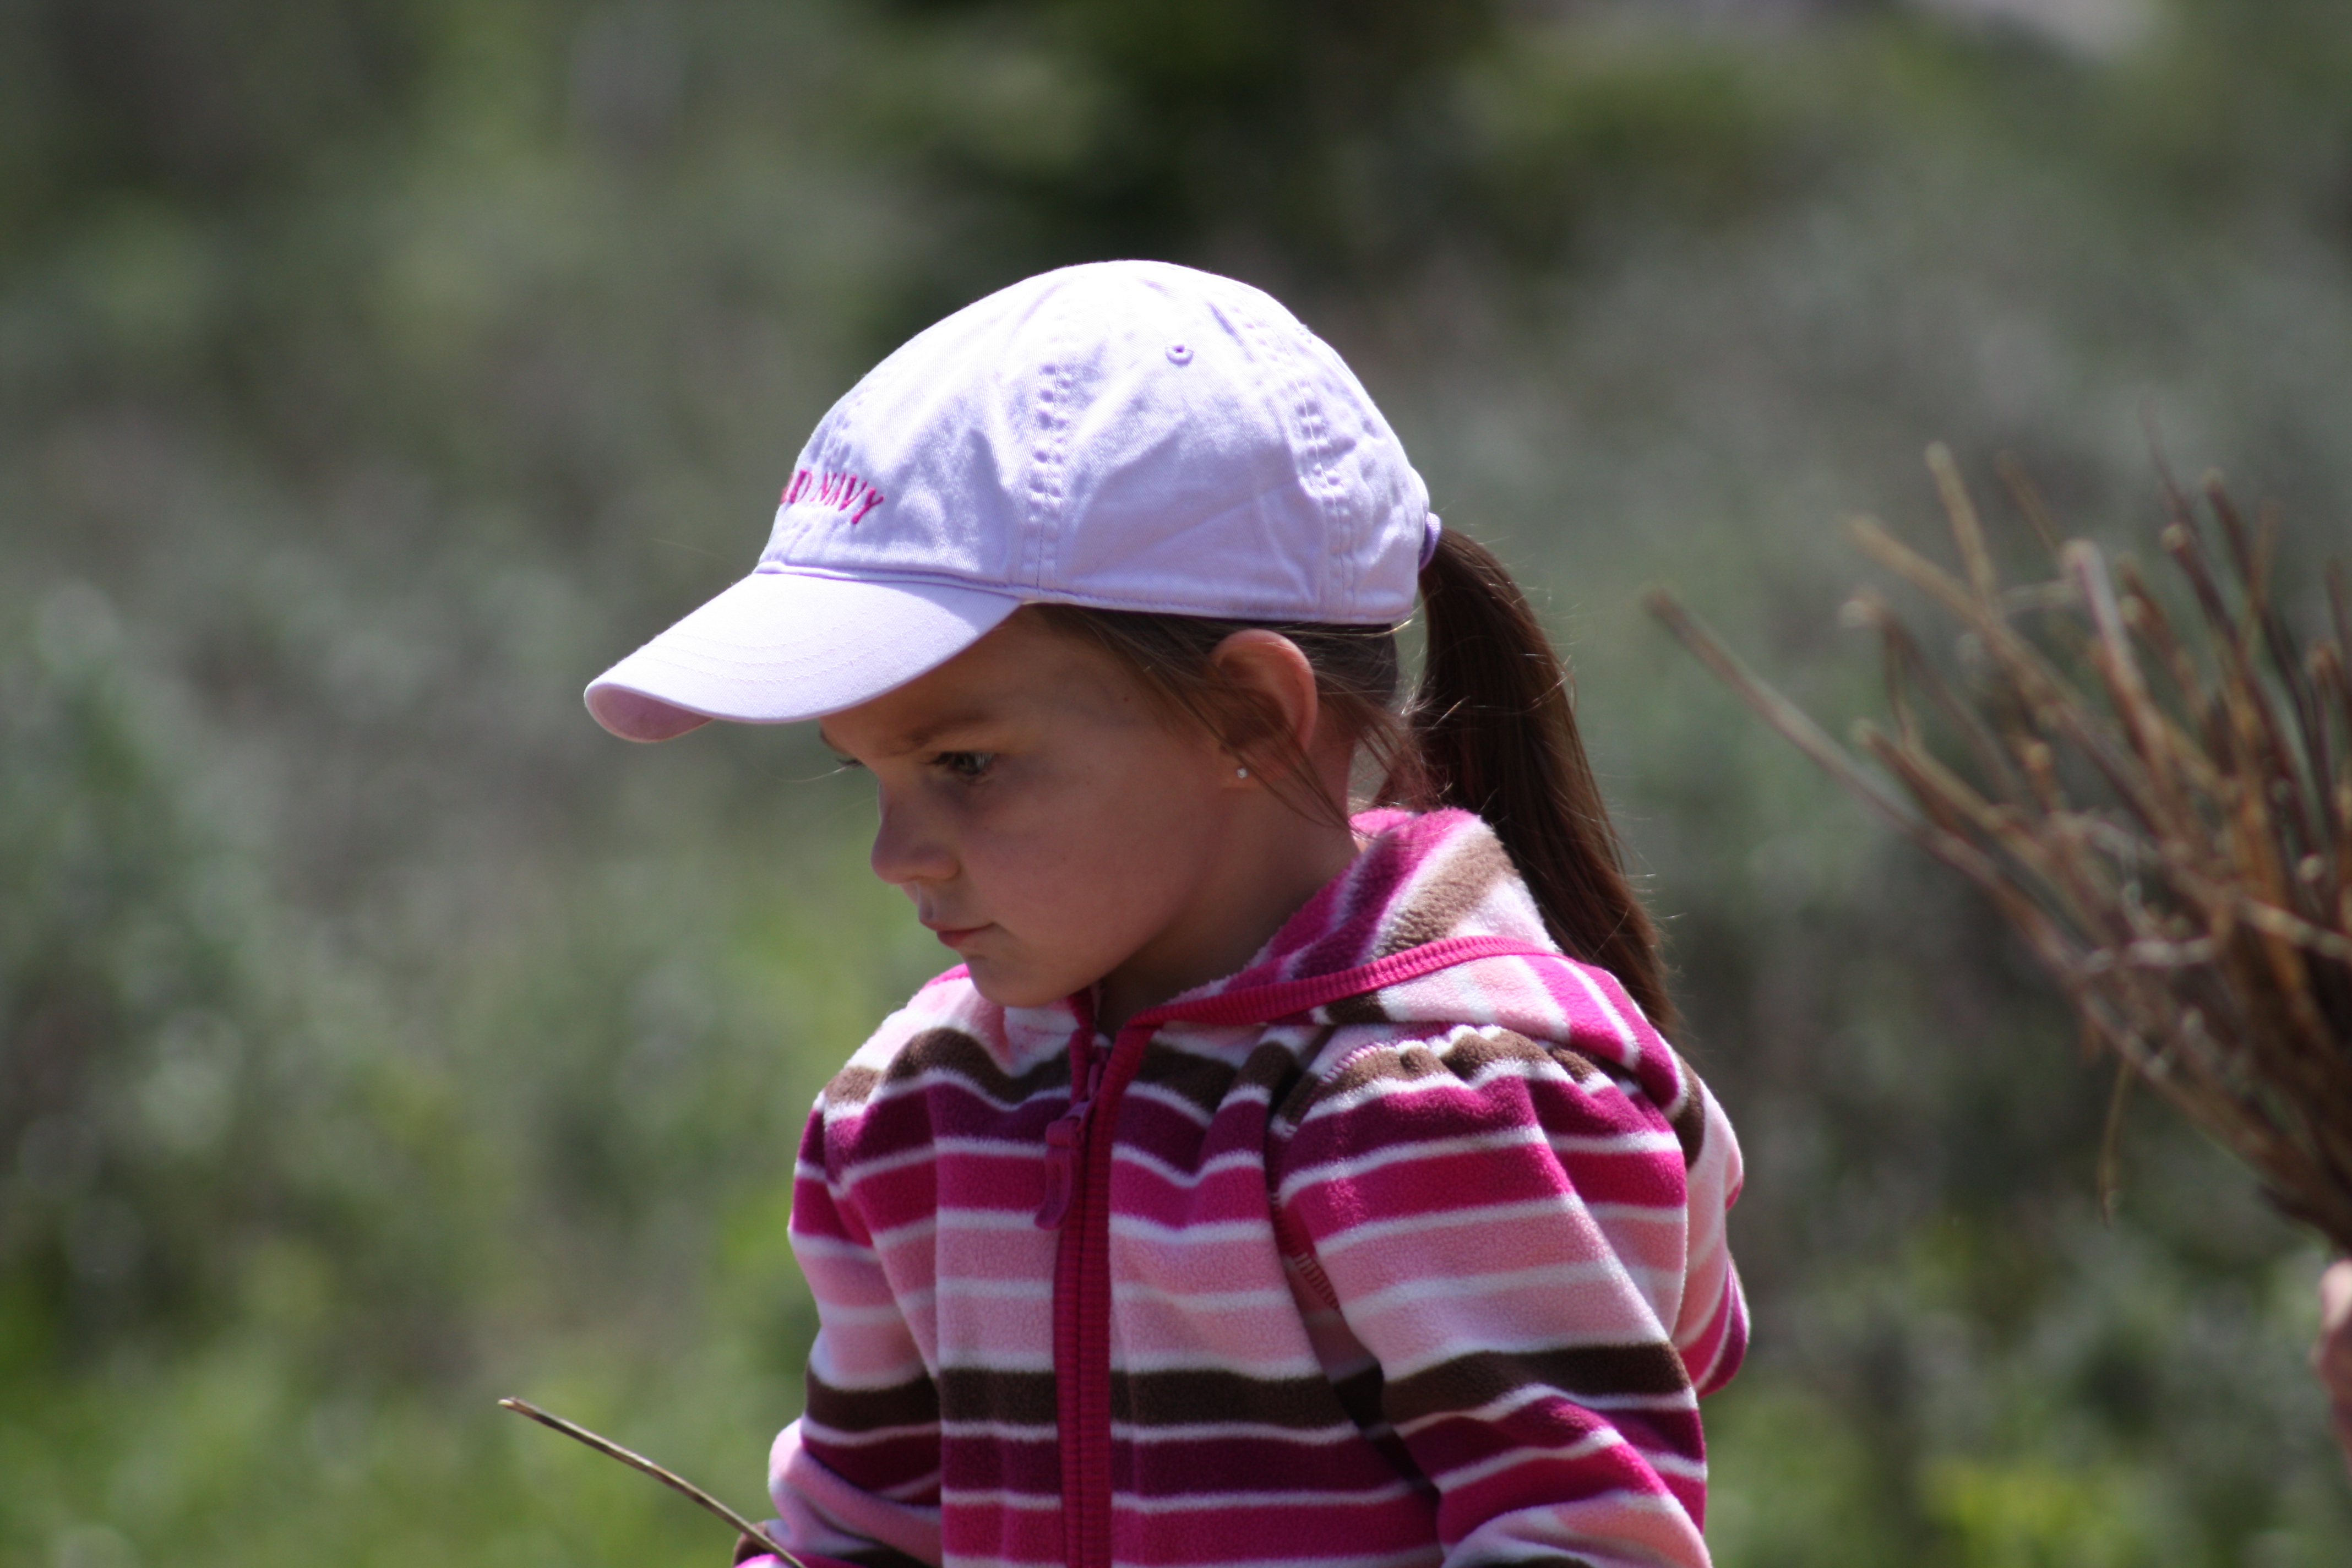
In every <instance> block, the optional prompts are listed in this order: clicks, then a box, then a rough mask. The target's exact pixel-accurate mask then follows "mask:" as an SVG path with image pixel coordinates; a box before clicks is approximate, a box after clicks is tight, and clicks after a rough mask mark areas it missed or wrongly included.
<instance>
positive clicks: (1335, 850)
mask: <svg viewBox="0 0 2352 1568" xmlns="http://www.w3.org/2000/svg"><path fill="white" fill-rule="evenodd" d="M1255 805H1257V806H1258V807H1259V808H1260V809H1255V810H1253V811H1251V812H1249V813H1248V814H1247V816H1246V819H1245V820H1244V822H1243V823H1242V824H1240V825H1239V830H1238V831H1237V833H1236V835H1235V837H1234V841H1233V842H1232V844H1231V845H1230V846H1229V850H1228V853H1226V854H1225V855H1223V856H1221V857H1219V861H1220V865H1219V867H1218V868H1215V869H1213V870H1212V871H1211V872H1210V873H1209V881H1208V885H1207V886H1206V887H1205V888H1204V889H1203V897H1202V900H1201V901H1200V903H1199V904H1198V905H1197V906H1196V910H1195V912H1194V915H1193V916H1192V919H1191V920H1189V921H1187V923H1186V929H1184V930H1181V931H1171V933H1169V934H1170V937H1171V940H1170V941H1168V942H1162V943H1155V944H1154V946H1153V948H1152V949H1150V950H1147V951H1146V952H1141V953H1138V954H1137V955H1136V956H1135V957H1134V958H1132V959H1130V960H1129V961H1128V962H1127V963H1123V964H1121V965H1119V966H1118V968H1117V969H1114V970H1112V971H1111V972H1110V973H1108V974H1106V975H1104V976H1103V978H1102V980H1101V981H1100V983H1099V984H1097V986H1096V1003H1095V1026H1096V1027H1097V1028H1098V1029H1100V1030H1102V1031H1103V1032H1104V1033H1106V1034H1113V1035H1115V1034H1117V1033H1118V1028H1119V1026H1121V1025H1123V1024H1125V1023H1126V1022H1127V1020H1128V1019H1129V1018H1131V1017H1133V1016H1135V1015H1136V1014H1138V1013H1140V1012H1142V1011H1143V1010H1144V1009H1145V1008H1147V1007H1156V1006H1158V1005H1160V1003H1162V1002H1165V1001H1168V1000H1169V999H1170V998H1171V997H1174V996H1181V995H1182V994H1184V993H1185V992H1187V991H1191V990H1193V989H1194V988H1196V987H1198V986H1202V985H1205V984H1208V983H1209V982H1211V981H1213V980H1219V979H1223V977H1224V976H1226V975H1228V974H1233V973H1238V972H1239V971H1240V970H1241V969H1242V968H1243V967H1244V965H1246V964H1247V963H1249V961H1250V960H1251V959H1253V958H1255V957H1256V956H1257V953H1258V952H1259V950H1260V949H1262V948H1264V947H1265V944H1266V943H1267V942H1270V941H1272V940H1273V938H1274V934H1275V933H1276V931H1280V930H1281V929H1282V928H1283V925H1284V923H1285V922H1286V921H1288V920H1289V919H1290V917H1291V916H1293V915H1295V914H1297V912H1298V911H1299V910H1300V909H1301V908H1302V907H1303V906H1304V905H1305V904H1306V902H1307V900H1309V899H1311V898H1313V897H1314V896H1315V895H1316V893H1317V892H1318V891H1320V890H1321V889H1322V888H1323V887H1324V885H1325V884H1327V883H1328V882H1329V881H1330V880H1331V879H1333V878H1335V877H1337V876H1339V873H1340V872H1342V871H1344V870H1346V869H1347V868H1348V866H1349V862H1350V861H1352V860H1354V858H1356V849H1357V844H1356V836H1355V833H1354V831H1353V830H1352V829H1350V828H1349V827H1348V826H1346V825H1345V824H1344V823H1339V822H1326V821H1319V820H1315V819H1310V818H1307V817H1304V816H1300V815H1299V814H1298V813H1297V811H1295V810H1293V809H1292V808H1290V807H1289V806H1288V805H1285V804H1283V803H1282V802H1281V801H1280V800H1278V799H1276V797H1274V796H1273V795H1259V796H1258V797H1257V800H1256V802H1255Z"/></svg>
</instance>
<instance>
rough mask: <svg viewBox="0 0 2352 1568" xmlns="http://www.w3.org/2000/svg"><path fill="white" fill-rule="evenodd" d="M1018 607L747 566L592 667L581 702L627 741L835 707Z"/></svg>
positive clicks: (941, 656)
mask: <svg viewBox="0 0 2352 1568" xmlns="http://www.w3.org/2000/svg"><path fill="white" fill-rule="evenodd" d="M1020 607H1021V601H1020V600H1019V599H1017V598H1013V597H1012V596H1010V595H1005V594H1003V593H996V592H990V591H988V590H985V589H980V588H966V587H961V586H955V585H950V584H940V583H918V582H903V581H902V582H881V583H877V582H871V581H866V582H860V581H856V580H854V579H851V578H846V577H825V576H818V575H814V574H801V573H796V572H776V571H761V572H754V573H752V574H751V575H750V576H749V577H746V578H744V579H743V580H742V581H740V582H739V583H737V584H734V585H733V586H732V587H730V588H729V589H727V590H726V591H725V592H724V593H722V594H720V595H719V596H718V597H716V598H714V599H712V600H711V601H710V602H709V604H707V605H703V606H702V607H701V608H700V609H698V610H697V611H695V612H694V613H693V614H692V615H690V616H687V617H686V619H684V620H682V621H680V622H678V623H677V625H676V626H672V627H670V629H669V630H667V631H666V632H664V633H662V634H661V636H659V637H656V638H654V640H653V641H651V642H649V643H647V644H646V646H645V647H641V648H639V649H638V650H637V651H636V652H635V653H633V654H631V655H630V656H629V657H628V658H625V659H623V660H622V661H621V662H620V663H618V664H616V665H614V667H613V668H610V669H608V670H606V671H605V672H604V674H602V675H600V676H598V677H597V678H596V679H594V680H593V681H592V682H591V683H590V684H589V687H588V691H587V700H588V711H589V712H591V713H593V714H594V715H595V717H596V722H598V723H599V724H602V725H604V728H606V729H607V730H610V731H613V733H614V734H615V735H618V736H620V737H621V738H622V739H624V740H628V741H667V740H668V739H669V738H670V737H671V736H673V735H683V734H685V733H686V732H687V731H688V730H691V729H694V728H695V727H697V726H698V725H700V724H704V723H707V722H709V721H710V720H713V719H731V720H735V721H739V722H741V723H747V724H789V723H792V722H793V721H797V720H802V719H814V718H818V717H820V716H822V715H824V714H826V713H837V712H839V711H840V710H843V709H844V708H854V707H856V705H857V704H858V703H860V702H864V701H866V700H868V699H869V698H875V697H879V696H881V695H882V693H884V692H886V691H888V690H890V689H892V688H893V687H898V686H904V685H905V684H906V683H907V682H908V681H909V680H912V679H915V677H917V676H919V675H920V674H922V673H923V672H924V671H925V670H928V669H933V668H937V667H938V666H940V665H941V664H944V663H946V662H947V661H948V660H949V659H950V658H954V657H955V656H956V655H957V654H959V653H961V652H962V651H963V650H964V649H965V648H967V647H971V645H972V644H973V643H975V642H977V641H979V640H980V638H981V637H983V636H984V635H986V634H987V633H988V631H989V630H990V629H991V628H992V627H993V626H996V625H997V624H998V623H999V622H1001V621H1003V619H1004V617H1005V616H1009V615H1011V614H1012V613H1013V611H1014V610H1017V609H1019V608H1020Z"/></svg>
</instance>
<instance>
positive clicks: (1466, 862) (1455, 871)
mask: <svg viewBox="0 0 2352 1568" xmlns="http://www.w3.org/2000/svg"><path fill="white" fill-rule="evenodd" d="M1435 858H1438V859H1439V860H1440V861H1441V862H1442V863H1441V864H1439V865H1438V866H1437V867H1436V868H1435V869H1434V870H1423V872H1422V873H1420V874H1419V875H1417V876H1416V877H1415V878H1414V879H1413V881H1414V883H1415V886H1414V889H1413V892H1412V901H1411V902H1409V903H1407V904H1406V905H1405V906H1404V907H1403V908H1402V909H1401V910H1398V911H1397V912H1396V913H1395V914H1393V915H1392V916H1391V917H1390V919H1389V921H1388V928H1389V929H1388V934H1387V935H1385V936H1383V937H1382V938H1381V942H1380V946H1379V949H1378V950H1377V951H1376V952H1374V953H1373V954H1372V956H1373V957H1374V958H1386V957H1387V956H1388V955H1389V954H1391V953H1392V952H1403V951H1404V950H1405V949H1406V948H1409V947H1419V946H1420V945H1421V944H1422V943H1423V942H1435V941H1437V940H1439V939H1440V938H1442V937H1448V936H1451V935H1453V934H1454V929H1455V928H1456V927H1458V926H1459V925H1460V924H1461V923H1462V917H1463V916H1465V915H1466V914H1468V913H1469V912H1470V911H1471V910H1474V909H1475V908H1477V907H1478V905H1479V903H1480V902H1481V901H1482V900H1485V898H1486V895H1487V894H1488V893H1489V892H1491V891H1493V890H1494V887H1495V884H1496V883H1497V882H1501V881H1504V880H1507V879H1509V878H1512V877H1516V876H1517V875H1518V872H1517V869H1516V868H1513V866H1512V865H1511V858H1510V856H1509V855H1508V854H1507V853H1505V851H1504V849H1503V846H1502V843H1501V841H1500V840H1498V839H1496V837H1495V836H1494V834H1493V833H1492V832H1491V831H1489V832H1475V833H1474V832H1466V831H1465V832H1462V833H1457V834H1455V835H1454V837H1452V838H1450V839H1449V840H1447V842H1446V844H1445V847H1444V848H1443V849H1441V850H1440V851H1439V852H1438V855H1437V857H1435Z"/></svg>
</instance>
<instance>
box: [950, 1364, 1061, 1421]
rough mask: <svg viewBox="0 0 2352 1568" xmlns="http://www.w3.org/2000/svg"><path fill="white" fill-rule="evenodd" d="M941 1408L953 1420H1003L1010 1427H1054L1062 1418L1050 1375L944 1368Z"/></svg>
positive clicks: (958, 1367) (954, 1367) (964, 1367)
mask: <svg viewBox="0 0 2352 1568" xmlns="http://www.w3.org/2000/svg"><path fill="white" fill-rule="evenodd" d="M940 1411H941V1413H942V1414H943V1415H945V1416H946V1418H947V1419H948V1420H950V1421H1000V1422H1003V1424H1004V1425H1006V1426H1053V1425H1055V1422H1057V1421H1058V1420H1059V1419H1060V1418H1061V1407H1060V1405H1059V1404H1058V1403H1057V1402H1056V1401H1055V1397H1054V1374H1053V1373H1050V1372H995V1371H992V1370H990V1369H989V1368H986V1367H977V1366H950V1367H942V1368H940Z"/></svg>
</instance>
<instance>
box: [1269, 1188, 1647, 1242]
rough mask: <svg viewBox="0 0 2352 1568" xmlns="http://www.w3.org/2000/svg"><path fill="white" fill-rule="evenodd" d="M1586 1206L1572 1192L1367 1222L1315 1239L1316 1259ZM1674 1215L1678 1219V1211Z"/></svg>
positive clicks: (1557, 1215) (1561, 1214) (1566, 1214)
mask: <svg viewBox="0 0 2352 1568" xmlns="http://www.w3.org/2000/svg"><path fill="white" fill-rule="evenodd" d="M1585 1207H1586V1205H1584V1204H1583V1203H1581V1202H1580V1201H1579V1199H1578V1198H1577V1195H1576V1194H1574V1193H1572V1192H1568V1193H1559V1194H1555V1195H1553V1196H1551V1197H1547V1198H1534V1199H1529V1200H1528V1201H1526V1202H1522V1203H1516V1204H1465V1205H1462V1206H1461V1207H1460V1208H1451V1209H1440V1210H1438V1211H1437V1212H1436V1213H1434V1214H1417V1215H1400V1216H1399V1217H1397V1218H1395V1219H1374V1220H1366V1221H1364V1222H1363V1223H1361V1224H1360V1225H1351V1226H1348V1227H1347V1228H1345V1229H1343V1230H1336V1231H1333V1232H1332V1233H1331V1234H1330V1235H1328V1236H1318V1237H1316V1238H1315V1256H1316V1257H1318V1258H1324V1259H1328V1258H1334V1257H1337V1256H1339V1254H1341V1253H1344V1252H1346V1251H1348V1250H1349V1248H1351V1247H1361V1246H1364V1245H1365V1244H1367V1243H1370V1242H1385V1241H1392V1240H1395V1239H1397V1238H1398V1237H1409V1236H1426V1235H1428V1234H1430V1233H1431V1232H1433V1231H1441V1230H1458V1229H1461V1228H1462V1227H1464V1226H1481V1227H1484V1226H1493V1225H1507V1224H1509V1223H1510V1222H1511V1221H1513V1220H1537V1219H1566V1218H1570V1217H1572V1216H1573V1215H1575V1214H1576V1213H1577V1212H1578V1211H1579V1210H1582V1209H1584V1208H1585ZM1674 1212H1675V1216H1676V1217H1680V1215H1681V1212H1682V1211H1681V1210H1679V1209H1677V1210H1675V1211H1674Z"/></svg>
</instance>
